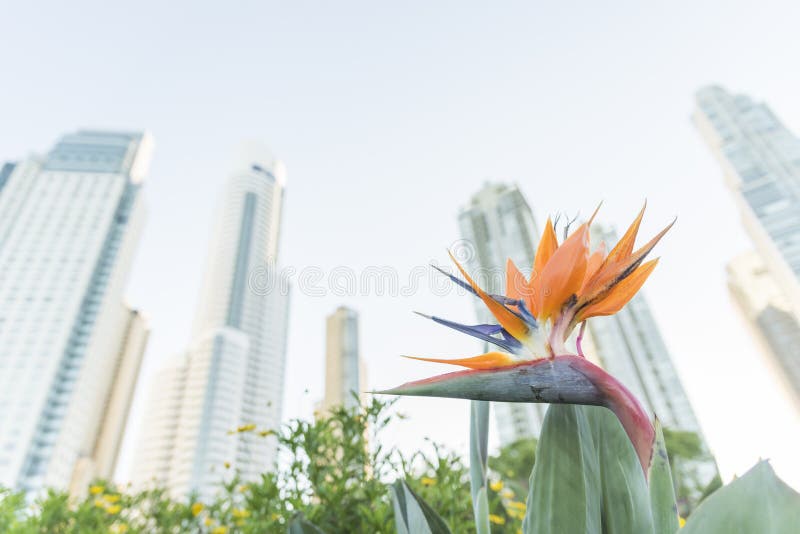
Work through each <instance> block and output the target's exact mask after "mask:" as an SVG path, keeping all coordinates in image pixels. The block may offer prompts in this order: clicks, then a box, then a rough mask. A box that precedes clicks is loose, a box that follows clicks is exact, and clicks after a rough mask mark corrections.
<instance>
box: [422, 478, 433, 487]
mask: <svg viewBox="0 0 800 534" xmlns="http://www.w3.org/2000/svg"><path fill="white" fill-rule="evenodd" d="M420 482H422V485H423V486H433V485H434V484H436V479H435V478H430V477H422V478H421V479H420Z"/></svg>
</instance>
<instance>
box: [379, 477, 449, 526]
mask: <svg viewBox="0 0 800 534" xmlns="http://www.w3.org/2000/svg"><path fill="white" fill-rule="evenodd" d="M391 490H392V500H393V503H394V517H395V524H396V527H395V528H396V531H397V534H451V532H450V529H449V528H448V527H447V524H446V523H445V522H444V520H443V519H442V518H441V517H439V514H437V513H436V512H435V511H434V510H433V508H431V507H430V506H429V505H428V503H426V502H425V501H424V500H422V498H421V497H420V496H419V495H417V494H416V493H415V492H414V490H412V489H411V488H410V487H409V485H408V484H406V482H405V481H404V480H398V481H396V482H395V483H394V484H392V486H391Z"/></svg>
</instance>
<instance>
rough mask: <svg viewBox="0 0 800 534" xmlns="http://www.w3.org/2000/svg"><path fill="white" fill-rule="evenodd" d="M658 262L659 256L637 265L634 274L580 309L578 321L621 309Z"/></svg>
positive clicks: (613, 312) (609, 313)
mask: <svg viewBox="0 0 800 534" xmlns="http://www.w3.org/2000/svg"><path fill="white" fill-rule="evenodd" d="M656 264H658V259H657V258H656V259H654V260H650V261H648V262H646V263H643V264H642V265H640V266H639V267H637V268H636V270H635V271H633V274H631V275H630V276H628V277H627V278H625V279H624V280H622V281H621V282H620V283H618V284H617V285H615V286H614V287H613V288H612V289H611V291H610V292H609V293H608V295H606V296H605V297H603V298H602V299H600V300H599V301H597V302H595V303H594V304H590V305H589V306H587V307H586V308H584V309H582V310H581V311H579V312H578V316H579V319H577V320H576V322H580V321H585V320H586V319H588V318H589V317H597V316H600V315H613V314H615V313H617V312H618V311H620V310H621V309H622V307H623V306H625V305H626V304H627V303H628V302H629V301H630V300H631V299H632V298H633V296H634V295H635V294H636V292H637V291H639V289H641V287H642V284H644V282H645V280H647V277H648V276H650V273H652V272H653V269H655V267H656Z"/></svg>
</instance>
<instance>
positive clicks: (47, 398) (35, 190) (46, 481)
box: [0, 131, 152, 493]
mask: <svg viewBox="0 0 800 534" xmlns="http://www.w3.org/2000/svg"><path fill="white" fill-rule="evenodd" d="M151 145H152V141H151V138H150V136H149V135H146V134H142V133H115V132H103V131H79V132H77V133H74V134H69V135H66V136H64V137H63V138H61V140H60V141H59V142H58V143H57V144H56V145H55V146H54V147H53V149H52V150H51V151H50V152H49V153H48V154H47V155H46V156H44V157H38V156H31V157H29V158H27V159H25V160H23V161H21V162H19V163H17V164H8V165H5V166H4V167H3V169H2V171H0V486H6V487H12V488H18V489H21V490H24V491H27V492H32V493H36V492H39V491H41V490H43V489H44V488H46V487H54V488H61V489H69V488H70V487H72V488H73V489H76V490H77V491H80V486H81V485H82V484H83V483H85V482H86V481H88V480H90V479H92V478H95V477H103V478H110V477H111V475H112V471H113V468H114V464H115V461H116V456H117V452H118V449H119V440H120V438H121V433H122V430H123V426H124V422H125V419H126V418H127V412H128V408H129V406H130V402H131V396H132V393H133V389H134V384H135V381H136V377H137V375H138V368H139V363H140V361H141V355H142V351H143V349H144V345H145V343H146V338H147V329H146V327H145V326H144V324H143V322H142V319H141V316H140V315H139V314H138V313H136V312H134V311H132V310H131V309H130V308H129V307H128V306H126V305H125V304H124V302H123V291H124V288H125V282H126V279H127V276H128V272H129V270H130V266H131V262H132V259H133V253H134V250H135V248H136V245H137V243H138V240H139V234H140V230H141V227H142V223H143V218H144V206H143V199H142V191H141V188H142V180H143V179H144V177H145V174H146V172H147V168H148V166H149V160H150V155H151V151H152V146H151Z"/></svg>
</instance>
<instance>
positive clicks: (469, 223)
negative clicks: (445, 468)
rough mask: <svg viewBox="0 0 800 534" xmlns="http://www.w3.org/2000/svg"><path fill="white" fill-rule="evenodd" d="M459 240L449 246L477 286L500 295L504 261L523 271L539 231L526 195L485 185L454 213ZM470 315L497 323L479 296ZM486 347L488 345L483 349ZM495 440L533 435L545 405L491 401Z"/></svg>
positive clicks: (529, 263)
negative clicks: (495, 430) (455, 214)
mask: <svg viewBox="0 0 800 534" xmlns="http://www.w3.org/2000/svg"><path fill="white" fill-rule="evenodd" d="M458 224H459V227H460V229H461V237H462V241H461V242H459V243H456V245H455V246H454V247H452V248H453V251H454V254H455V255H456V259H458V260H459V261H460V262H462V263H464V264H465V267H467V268H468V269H469V271H470V272H471V273H473V276H474V278H475V280H476V281H477V282H478V284H480V285H481V287H483V288H484V289H485V290H486V291H488V292H489V293H495V294H504V293H505V290H506V286H505V283H506V282H505V272H506V260H507V259H508V258H511V259H512V260H513V261H514V263H515V264H516V265H517V267H519V269H520V270H521V271H522V272H523V273H524V274H526V275H528V274H530V269H531V267H532V266H533V259H534V255H535V247H536V243H537V242H538V239H539V235H540V234H539V229H538V227H537V225H536V221H535V220H534V218H533V212H532V211H531V208H530V206H528V203H527V202H526V201H525V197H523V196H522V193H521V192H520V191H519V189H518V188H517V186H515V185H506V184H502V183H496V184H486V185H485V186H484V187H483V188H482V189H481V190H480V191H478V192H477V193H475V194H474V195H473V196H472V199H471V200H470V202H469V204H467V205H466V206H464V207H463V208H462V209H461V210H460V212H459V214H458ZM475 313H476V315H477V318H478V321H479V322H481V323H496V320H495V319H494V317H493V316H492V315H491V314H490V313H489V311H488V310H487V309H486V307H485V306H484V305H483V304H482V303H481V301H480V300H478V299H476V300H475ZM487 350H489V349H488V347H487ZM492 408H493V410H494V412H495V418H496V422H497V429H498V432H499V437H500V443H501V444H502V445H508V444H509V443H513V442H514V441H516V440H518V439H522V438H527V437H531V436H538V435H539V431H540V430H541V426H542V422H543V420H544V412H545V410H546V409H547V405H544V404H530V403H500V402H496V403H492Z"/></svg>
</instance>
